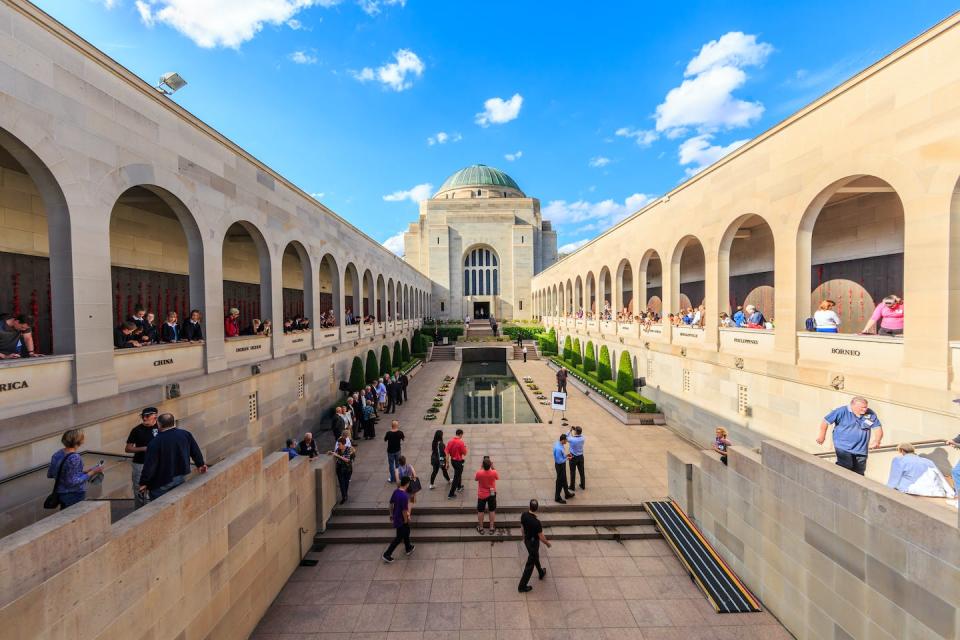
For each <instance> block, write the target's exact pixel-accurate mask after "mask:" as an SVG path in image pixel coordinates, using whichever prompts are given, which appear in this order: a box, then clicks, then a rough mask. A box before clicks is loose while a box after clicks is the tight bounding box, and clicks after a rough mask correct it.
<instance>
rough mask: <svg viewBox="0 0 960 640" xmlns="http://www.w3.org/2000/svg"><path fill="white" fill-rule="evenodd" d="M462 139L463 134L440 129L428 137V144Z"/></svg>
mask: <svg viewBox="0 0 960 640" xmlns="http://www.w3.org/2000/svg"><path fill="white" fill-rule="evenodd" d="M461 140H463V136H462V135H460V134H459V133H447V132H446V131H438V132H437V133H436V134H435V135H432V136H430V137H429V138H427V144H428V145H430V146H431V147H432V146H433V145H435V144H447V143H448V142H460V141H461Z"/></svg>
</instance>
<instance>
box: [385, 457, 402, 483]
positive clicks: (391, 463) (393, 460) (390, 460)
mask: <svg viewBox="0 0 960 640" xmlns="http://www.w3.org/2000/svg"><path fill="white" fill-rule="evenodd" d="M387 468H388V469H389V471H390V482H396V481H397V469H399V468H400V452H399V451H397V452H396V453H388V454H387Z"/></svg>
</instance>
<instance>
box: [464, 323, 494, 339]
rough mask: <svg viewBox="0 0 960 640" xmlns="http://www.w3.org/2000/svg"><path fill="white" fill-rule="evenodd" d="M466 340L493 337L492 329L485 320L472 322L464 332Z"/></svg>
mask: <svg viewBox="0 0 960 640" xmlns="http://www.w3.org/2000/svg"><path fill="white" fill-rule="evenodd" d="M466 336H467V337H468V338H486V337H490V338H492V337H493V327H491V326H490V323H489V322H487V321H486V320H474V321H473V322H471V323H470V327H469V328H468V329H467V331H466Z"/></svg>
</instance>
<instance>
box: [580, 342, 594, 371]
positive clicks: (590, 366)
mask: <svg viewBox="0 0 960 640" xmlns="http://www.w3.org/2000/svg"><path fill="white" fill-rule="evenodd" d="M596 357H597V352H596V351H594V350H593V340H587V351H586V353H584V354H583V370H584V371H586V372H587V373H590V372H591V371H596V370H597V361H596Z"/></svg>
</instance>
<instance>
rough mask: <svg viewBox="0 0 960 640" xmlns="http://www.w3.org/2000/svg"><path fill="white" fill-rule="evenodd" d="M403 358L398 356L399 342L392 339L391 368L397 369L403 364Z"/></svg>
mask: <svg viewBox="0 0 960 640" xmlns="http://www.w3.org/2000/svg"><path fill="white" fill-rule="evenodd" d="M403 363H404V360H403V358H402V357H401V356H400V342H399V341H394V343H393V368H394V370H396V369H399V368H400V367H401V366H403Z"/></svg>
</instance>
